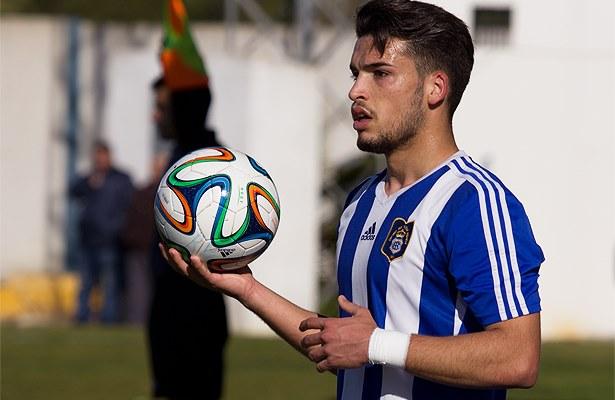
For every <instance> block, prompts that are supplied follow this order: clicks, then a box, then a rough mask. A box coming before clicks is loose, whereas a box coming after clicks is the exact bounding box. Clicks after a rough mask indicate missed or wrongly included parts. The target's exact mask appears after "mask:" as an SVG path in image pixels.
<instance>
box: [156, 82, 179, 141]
mask: <svg viewBox="0 0 615 400" xmlns="http://www.w3.org/2000/svg"><path fill="white" fill-rule="evenodd" d="M152 90H153V92H154V110H153V112H152V119H153V120H154V123H155V124H156V130H157V131H158V134H159V135H160V137H162V138H163V139H173V138H175V137H176V133H175V127H174V126H173V120H172V117H171V91H170V90H169V88H168V87H167V86H166V85H165V83H164V78H163V77H159V78H157V79H156V80H155V81H154V82H153V83H152Z"/></svg>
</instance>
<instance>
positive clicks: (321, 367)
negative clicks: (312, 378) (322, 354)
mask: <svg viewBox="0 0 615 400" xmlns="http://www.w3.org/2000/svg"><path fill="white" fill-rule="evenodd" d="M333 369H334V368H331V367H330V366H329V363H328V361H327V359H326V358H325V359H324V360H322V361H320V362H319V363H318V364H316V370H317V371H318V372H325V371H330V370H333Z"/></svg>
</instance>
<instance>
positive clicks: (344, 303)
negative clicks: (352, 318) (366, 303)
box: [337, 295, 363, 315]
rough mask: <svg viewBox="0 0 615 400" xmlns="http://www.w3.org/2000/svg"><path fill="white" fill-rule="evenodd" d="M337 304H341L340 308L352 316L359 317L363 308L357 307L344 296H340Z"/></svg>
mask: <svg viewBox="0 0 615 400" xmlns="http://www.w3.org/2000/svg"><path fill="white" fill-rule="evenodd" d="M337 302H338V303H339V305H340V308H341V309H342V310H344V311H346V312H347V313H349V314H350V315H357V313H358V312H359V311H361V309H362V308H363V307H361V306H359V305H356V304H354V303H352V302H350V301H348V299H347V298H346V297H345V296H344V295H340V296H339V297H338V298H337Z"/></svg>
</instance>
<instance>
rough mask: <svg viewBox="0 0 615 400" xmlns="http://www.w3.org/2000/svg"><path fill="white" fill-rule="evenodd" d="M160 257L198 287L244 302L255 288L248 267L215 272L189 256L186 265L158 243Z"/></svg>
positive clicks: (176, 255) (196, 257)
mask: <svg viewBox="0 0 615 400" xmlns="http://www.w3.org/2000/svg"><path fill="white" fill-rule="evenodd" d="M158 247H159V248H160V252H161V253H162V256H163V257H164V258H165V260H167V262H168V263H169V265H171V266H172V267H173V269H175V270H176V271H177V272H178V273H180V274H182V275H184V276H186V277H187V278H189V279H190V280H192V281H193V282H195V283H197V284H198V285H200V286H203V287H206V288H208V289H212V290H215V291H218V292H222V293H224V294H226V295H228V296H231V297H234V298H236V299H237V300H239V301H241V302H244V301H245V300H246V299H247V298H248V297H249V295H250V293H251V291H252V289H253V288H254V286H255V283H256V280H255V279H254V277H253V276H252V271H251V270H250V268H249V267H248V266H245V267H243V268H239V269H234V270H232V271H228V272H216V271H212V270H210V269H209V267H207V266H206V265H205V264H203V262H202V261H201V259H200V258H199V257H198V256H191V257H190V262H189V263H186V262H185V261H184V259H183V258H182V256H181V254H180V253H179V252H178V251H177V250H175V249H173V248H169V247H166V246H165V245H164V244H162V243H159V244H158Z"/></svg>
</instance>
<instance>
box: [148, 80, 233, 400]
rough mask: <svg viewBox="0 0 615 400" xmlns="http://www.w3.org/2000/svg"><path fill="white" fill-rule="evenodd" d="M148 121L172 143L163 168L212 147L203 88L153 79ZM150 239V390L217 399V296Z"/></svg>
mask: <svg viewBox="0 0 615 400" xmlns="http://www.w3.org/2000/svg"><path fill="white" fill-rule="evenodd" d="M154 92H155V96H156V110H155V112H154V120H155V122H156V125H157V127H158V130H159V133H160V135H161V136H162V137H164V138H167V139H172V140H173V141H174V143H175V147H174V148H173V151H172V155H171V157H170V162H169V167H170V166H171V165H173V163H175V162H176V161H177V160H178V159H180V158H181V157H183V156H184V155H186V154H187V153H189V152H191V151H194V150H197V149H199V148H203V147H212V146H218V145H219V143H218V141H217V140H216V137H215V133H214V132H213V131H211V130H209V129H206V128H205V127H204V126H205V121H206V119H207V113H208V111H209V105H210V102H211V92H210V91H209V88H208V87H205V88H194V89H192V88H191V89H185V90H177V91H170V90H169V88H168V87H167V86H166V85H165V82H164V80H163V79H162V78H161V79H159V80H157V81H156V82H155V83H154ZM152 202H153V199H152ZM158 242H159V239H158V238H157V237H155V238H153V240H152V243H151V253H150V254H151V265H152V269H153V275H154V283H153V297H152V303H151V308H150V316H149V320H148V325H147V334H148V339H149V350H150V361H151V367H152V374H153V381H154V382H153V384H154V387H153V394H154V396H155V397H156V398H158V397H161V398H168V399H219V398H220V397H221V393H222V383H223V372H224V346H225V343H226V340H227V336H228V331H227V321H226V309H225V305H224V299H223V297H222V295H221V294H219V293H216V292H213V291H210V290H202V288H200V287H199V286H197V285H196V284H194V283H193V282H191V281H189V280H186V279H184V278H182V277H181V276H180V275H178V274H177V273H176V272H174V271H173V269H172V268H171V267H170V266H169V264H167V262H166V261H165V260H164V259H163V258H162V255H161V254H160V251H159V250H158V247H157V243H158Z"/></svg>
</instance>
